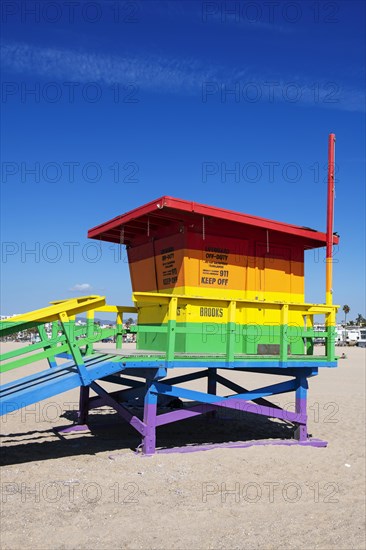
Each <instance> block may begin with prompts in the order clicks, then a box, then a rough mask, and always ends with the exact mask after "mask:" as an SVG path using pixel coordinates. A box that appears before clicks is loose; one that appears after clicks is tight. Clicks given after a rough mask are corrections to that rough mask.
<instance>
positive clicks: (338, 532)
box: [1, 343, 366, 550]
mask: <svg viewBox="0 0 366 550" xmlns="http://www.w3.org/2000/svg"><path fill="white" fill-rule="evenodd" d="M14 345H16V344H9V343H7V344H4V348H6V349H8V348H10V346H14ZM337 349H338V351H339V352H340V353H341V352H342V351H345V352H346V354H347V356H348V358H347V359H346V360H340V361H339V368H338V369H321V372H320V375H319V376H318V377H316V378H314V379H312V380H311V381H310V394H309V409H308V412H309V431H310V433H311V434H312V435H313V436H314V437H317V438H321V439H325V440H327V441H328V447H327V448H324V449H318V448H312V447H308V448H303V447H299V446H296V447H295V446H294V447H285V446H284V447H281V446H277V447H275V446H267V447H251V448H247V449H222V448H221V449H220V448H219V449H215V450H210V451H206V452H195V453H188V454H158V455H155V456H153V457H142V456H138V455H136V454H135V453H134V452H133V450H132V448H134V447H136V445H138V444H139V439H138V438H137V436H136V435H135V433H134V432H133V431H132V430H131V429H130V428H129V427H128V426H127V425H126V424H125V423H124V422H123V421H122V420H120V419H119V418H118V417H117V415H116V414H114V413H113V412H112V411H111V410H110V409H107V408H105V409H103V410H99V411H97V412H95V413H93V414H92V415H91V417H90V428H91V431H90V432H89V433H85V434H77V435H75V434H74V435H67V436H63V437H60V436H58V435H57V434H56V433H55V431H54V428H55V427H58V426H66V425H70V424H71V423H72V419H73V418H74V416H75V412H74V411H75V409H76V408H77V400H78V392H77V391H71V392H68V393H65V394H62V395H59V396H57V397H56V398H53V399H50V400H48V401H43V402H42V403H39V404H37V405H34V406H32V407H28V408H27V409H23V410H22V411H17V412H16V413H12V414H10V415H8V416H5V417H2V418H1V433H2V436H1V441H2V469H1V489H2V520H1V548H2V549H20V548H22V549H24V548H31V549H37V550H38V549H74V548H82V549H86V548H88V549H102V550H104V549H117V548H118V549H121V548H123V549H125V548H126V549H171V548H174V549H221V548H222V549H241V548H248V549H251V548H260V549H278V548H280V549H281V548H284V549H285V548H304V549H311V548H317V549H324V550H325V549H326V550H328V549H333V548H336V549H347V550H348V549H351V548H352V549H357V550H361V549H364V548H365V547H366V542H365V530H364V517H365V497H364V490H365V461H364V460H365V459H364V452H365V441H364V421H365V409H364V404H365V395H364V394H365V350H362V349H359V348H352V349H351V348H337ZM32 368H33V369H34V368H35V367H32ZM21 370H22V372H23V375H25V374H24V373H25V372H26V373H29V372H30V371H31V370H30V369H29V368H28V369H27V368H25V370H24V368H22V369H21ZM19 373H20V371H18V373H15V372H9V373H6V375H4V377H3V382H5V381H8V380H11V379H12V378H14V377H16V376H18V375H19ZM231 377H232V379H234V380H238V381H240V382H242V384H243V385H244V386H246V387H250V388H251V387H253V388H254V387H255V386H256V384H257V383H258V381H259V383H260V384H261V385H262V384H263V385H264V384H265V383H267V381H270V380H271V377H268V378H266V377H264V376H258V375H245V374H242V373H232V374H231ZM194 384H195V386H194V387H195V388H197V389H201V388H202V389H203V386H202V385H201V384H203V382H200V381H197V382H195V383H194ZM290 395H291V394H290ZM291 399H293V397H289V394H288V395H286V396H283V397H282V399H280V398H279V397H277V398H276V399H275V401H277V402H279V403H281V404H282V405H285V404H286V406H288V407H289V408H290V407H291V406H293V404H291V403H290V401H291ZM287 432H288V428H287V427H286V426H285V425H284V424H283V423H280V422H274V421H269V420H266V419H262V418H259V417H256V416H254V415H250V414H241V415H238V414H235V413H231V414H230V415H229V413H228V412H226V414H221V415H219V417H218V418H217V419H216V421H214V419H213V418H212V417H206V418H205V417H200V418H196V419H194V420H191V421H186V422H182V423H180V424H173V425H171V426H168V427H166V428H161V430H160V431H158V444H159V445H169V444H171V445H185V444H189V443H198V442H223V441H235V440H249V439H252V438H253V437H265V438H270V437H281V435H283V434H286V435H288V434H287Z"/></svg>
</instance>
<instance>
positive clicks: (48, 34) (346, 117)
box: [1, 0, 366, 319]
mask: <svg viewBox="0 0 366 550" xmlns="http://www.w3.org/2000/svg"><path fill="white" fill-rule="evenodd" d="M2 21H3V38H2V50H1V57H2V67H3V70H2V98H1V101H2V102H1V109H2V150H1V159H2V179H1V195H2V206H1V208H2V241H3V245H2V260H1V261H2V266H1V267H2V306H1V313H2V314H11V313H20V312H23V311H27V310H30V309H34V308H38V307H43V306H44V305H46V304H47V303H48V302H49V301H50V300H55V299H58V298H67V297H70V296H76V295H81V294H88V293H97V294H103V295H106V296H107V299H108V302H109V303H118V304H129V303H130V302H131V286H130V279H129V272H128V265H127V263H126V257H125V253H124V252H120V251H119V250H118V246H117V245H112V244H108V243H103V244H102V245H101V246H100V245H99V244H98V243H96V242H94V241H88V240H87V238H86V234H87V230H88V229H89V228H90V227H93V226H94V225H97V224H99V223H101V222H103V221H106V220H107V219H109V218H111V217H113V216H116V215H118V214H121V213H123V212H125V211H127V210H130V209H131V208H134V207H136V206H138V205H140V204H143V203H144V202H147V201H150V200H152V199H154V198H157V197H159V196H161V195H163V194H168V195H171V196H176V197H180V198H185V199H188V200H194V201H198V202H202V203H207V204H212V205H217V206H221V207H224V208H230V209H233V210H239V211H242V212H247V213H250V214H255V215H259V216H264V217H268V218H273V219H278V220H282V221H286V222H290V223H295V224H299V225H306V226H310V227H314V228H316V229H319V230H325V207H326V161H327V139H328V134H329V133H330V132H335V133H336V135H337V144H336V164H337V182H336V203H335V230H336V231H337V232H338V233H339V234H340V236H341V242H340V245H339V248H338V250H337V251H336V254H335V260H336V263H335V269H334V289H335V290H334V300H335V303H338V304H341V305H343V304H345V303H347V304H348V305H349V306H350V307H351V314H350V318H352V317H355V316H356V315H357V314H358V313H362V314H363V315H366V311H365V294H364V280H365V270H364V267H365V158H364V151H365V100H364V86H365V80H364V76H363V75H364V68H365V67H364V62H365V53H364V52H365V38H364V24H365V4H364V2H362V1H347V2H343V1H340V2H311V1H297V2H273V3H272V2H250V3H248V2H220V1H211V2H198V1H187V2H180V1H169V2H155V1H149V0H147V1H142V2H140V1H132V2H130V1H128V2H123V1H121V2H115V1H113V2H109V1H99V2H88V1H85V2H75V3H71V4H70V2H63V1H57V2H55V1H53V2H48V1H47V0H44V1H43V2H32V1H28V2H25V3H21V2H16V1H13V2H3V3H2ZM306 274H307V275H306V298H307V300H308V301H314V302H322V301H324V278H325V277H324V252H323V251H320V253H319V254H318V253H314V252H309V253H308V254H307V267H306ZM338 318H339V319H341V318H343V315H339V316H338Z"/></svg>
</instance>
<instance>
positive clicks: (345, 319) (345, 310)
mask: <svg viewBox="0 0 366 550" xmlns="http://www.w3.org/2000/svg"><path fill="white" fill-rule="evenodd" d="M343 311H344V324H345V325H346V326H347V315H348V314H349V312H350V311H351V308H350V307H349V306H347V304H346V305H344V306H343Z"/></svg>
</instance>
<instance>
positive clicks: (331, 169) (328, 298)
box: [325, 134, 336, 305]
mask: <svg viewBox="0 0 366 550" xmlns="http://www.w3.org/2000/svg"><path fill="white" fill-rule="evenodd" d="M335 141H336V137H335V134H329V138H328V199H327V251H326V260H325V261H326V275H325V303H326V304H327V305H331V304H332V303H333V288H332V286H333V222H334V184H335V177H334V173H335V164H334V158H335Z"/></svg>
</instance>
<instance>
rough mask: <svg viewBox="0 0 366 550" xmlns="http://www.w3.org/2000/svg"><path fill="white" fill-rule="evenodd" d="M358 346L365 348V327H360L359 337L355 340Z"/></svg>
mask: <svg viewBox="0 0 366 550" xmlns="http://www.w3.org/2000/svg"><path fill="white" fill-rule="evenodd" d="M357 345H358V347H359V348H366V328H361V329H360V339H359V341H358V342H357Z"/></svg>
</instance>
